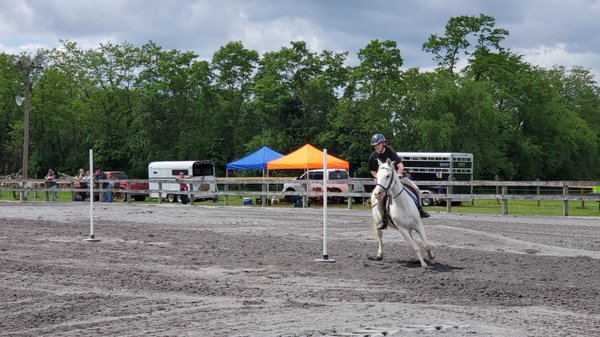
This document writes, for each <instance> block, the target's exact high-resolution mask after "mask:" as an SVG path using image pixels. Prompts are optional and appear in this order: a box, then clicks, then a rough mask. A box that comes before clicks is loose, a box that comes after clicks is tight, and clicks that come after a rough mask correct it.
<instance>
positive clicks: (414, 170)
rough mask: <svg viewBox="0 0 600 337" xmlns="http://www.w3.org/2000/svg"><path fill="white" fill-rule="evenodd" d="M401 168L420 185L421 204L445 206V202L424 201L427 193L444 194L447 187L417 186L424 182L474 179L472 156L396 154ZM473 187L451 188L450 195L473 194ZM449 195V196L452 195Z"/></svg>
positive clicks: (464, 199) (467, 199)
mask: <svg viewBox="0 0 600 337" xmlns="http://www.w3.org/2000/svg"><path fill="white" fill-rule="evenodd" d="M397 153H398V156H399V157H400V159H402V163H403V164H404V169H405V170H406V171H408V172H410V175H411V179H412V180H414V182H415V183H416V184H417V185H418V186H419V189H420V190H421V197H422V198H423V205H425V206H431V205H434V204H442V203H445V202H446V200H445V199H437V198H427V195H429V194H444V193H446V190H447V188H446V187H445V186H443V185H438V186H436V185H427V186H423V185H421V184H419V180H426V181H435V180H438V181H453V180H454V181H471V180H473V154H472V153H460V152H397ZM472 188H473V187H472V186H452V189H451V192H452V193H456V194H472V193H473V190H472ZM452 193H451V194H452ZM470 201H472V198H471V197H465V198H454V199H452V202H453V203H460V202H470Z"/></svg>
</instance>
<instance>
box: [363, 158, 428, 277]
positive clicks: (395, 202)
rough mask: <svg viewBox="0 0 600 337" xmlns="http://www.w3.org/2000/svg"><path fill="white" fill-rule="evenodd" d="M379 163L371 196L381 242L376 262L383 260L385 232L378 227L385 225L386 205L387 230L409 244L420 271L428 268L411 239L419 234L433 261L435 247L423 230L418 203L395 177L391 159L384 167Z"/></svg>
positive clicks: (378, 237) (376, 234) (376, 230)
mask: <svg viewBox="0 0 600 337" xmlns="http://www.w3.org/2000/svg"><path fill="white" fill-rule="evenodd" d="M377 161H378V162H379V169H378V170H377V185H376V186H375V189H373V193H372V194H371V207H372V211H373V220H374V227H375V236H376V238H377V240H378V242H379V248H378V249H377V260H381V259H383V239H382V236H383V230H381V229H379V228H378V224H379V223H381V221H383V220H382V214H381V209H382V207H380V206H381V204H382V203H385V204H386V205H383V207H388V212H387V217H388V220H387V222H388V226H391V227H394V228H396V229H397V230H398V231H400V233H401V234H402V236H403V237H404V239H405V240H406V242H408V244H410V245H411V247H412V249H413V251H414V252H415V254H417V257H418V258H419V261H420V262H421V267H427V263H425V261H424V260H423V256H421V250H420V249H419V246H418V245H417V243H416V242H415V240H414V239H413V237H412V233H413V232H417V233H419V235H420V236H421V240H423V245H424V246H425V250H426V251H427V254H428V256H429V259H433V258H434V257H435V256H434V254H433V251H432V246H431V244H429V241H428V240H427V234H426V233H425V227H423V221H422V220H421V217H420V215H419V210H418V209H417V205H416V204H415V200H414V199H413V198H412V197H411V195H409V193H412V192H410V191H409V190H408V189H407V188H406V187H405V186H404V185H403V184H402V182H401V180H400V178H399V177H398V175H396V172H395V170H394V167H395V165H394V164H395V163H394V162H392V161H391V160H390V159H388V160H387V161H386V162H385V163H382V162H381V161H380V160H377Z"/></svg>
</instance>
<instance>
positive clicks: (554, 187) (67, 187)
mask: <svg viewBox="0 0 600 337" xmlns="http://www.w3.org/2000/svg"><path fill="white" fill-rule="evenodd" d="M95 182H97V183H99V186H98V187H97V188H96V187H95V188H94V189H95V193H103V192H111V193H113V194H114V195H117V196H119V197H117V198H116V199H117V200H123V201H127V202H130V201H131V199H132V197H133V196H135V195H138V196H140V195H143V196H148V195H149V194H150V192H157V193H159V194H160V195H161V198H158V200H157V202H158V203H160V202H162V199H163V198H164V197H166V195H167V194H176V195H181V194H190V195H196V196H202V195H203V194H206V195H214V194H216V195H217V196H219V197H223V198H224V200H225V204H228V197H230V196H241V197H244V196H249V197H250V196H251V197H256V198H257V199H259V198H260V199H262V205H263V206H264V205H266V204H268V200H270V198H271V197H272V196H277V197H285V196H299V197H302V198H303V199H304V200H306V199H308V198H318V197H320V196H322V192H321V191H318V190H317V191H306V192H282V191H281V189H282V186H283V184H285V183H288V182H296V183H297V182H298V181H297V180H293V179H291V178H218V179H217V182H216V183H217V185H218V186H219V191H217V192H216V193H215V192H210V191H207V192H197V191H196V192H193V193H192V192H186V191H170V190H169V191H167V190H163V189H162V187H161V186H162V184H163V183H173V181H172V180H152V182H154V183H158V186H159V187H158V189H149V188H148V189H135V190H133V189H131V188H129V186H131V185H132V184H134V183H138V184H139V183H141V184H148V183H149V180H142V179H129V180H119V181H117V182H119V183H120V184H121V186H123V185H124V186H126V188H113V189H102V183H103V182H109V180H100V181H95ZM111 182H115V180H111ZM56 183H57V186H56V187H55V188H51V187H48V186H47V185H46V184H45V182H44V181H43V180H39V179H38V180H36V179H30V180H26V181H23V180H21V179H0V199H13V200H15V199H16V200H21V201H27V197H26V196H27V195H34V196H35V197H36V198H37V197H38V193H43V194H44V195H45V197H46V198H45V200H50V199H51V198H50V195H51V193H53V192H71V193H73V194H75V193H81V192H85V191H87V190H88V189H78V188H74V187H73V186H74V185H73V184H74V181H73V180H72V179H57V181H56ZM188 183H189V184H191V185H193V184H195V183H206V182H205V181H201V182H200V181H198V182H195V181H188ZM302 183H304V184H306V185H305V186H308V185H310V184H319V183H322V181H320V180H307V181H303V182H302ZM336 183H342V184H344V183H346V184H348V185H349V189H348V192H332V191H328V192H327V195H328V196H329V197H332V198H335V197H341V198H344V199H347V202H348V208H352V205H353V202H356V200H357V199H363V200H365V203H366V202H367V200H368V199H369V198H370V191H371V190H372V189H373V187H374V185H375V182H374V179H369V178H365V179H350V180H337V181H336ZM417 184H418V185H420V186H445V187H446V191H447V192H445V193H440V194H430V195H427V198H439V199H442V200H446V205H447V210H448V212H451V210H452V200H453V199H455V200H465V199H470V200H473V199H492V200H498V201H499V202H502V213H503V214H505V215H506V214H508V201H509V200H537V201H538V202H539V201H541V200H561V201H563V215H564V216H568V215H569V201H581V202H582V203H584V202H585V201H596V202H598V206H599V210H600V193H592V187H593V186H600V181H497V180H473V181H418V182H417ZM358 186H360V189H361V192H354V191H355V190H356V189H355V188H354V187H358ZM454 186H469V187H470V190H471V191H473V192H471V193H453V192H452V190H453V187H454ZM191 187H193V186H191ZM190 190H193V188H190ZM7 192H8V193H7ZM11 195H12V198H11ZM23 196H25V198H23ZM193 199H194V198H190V202H193Z"/></svg>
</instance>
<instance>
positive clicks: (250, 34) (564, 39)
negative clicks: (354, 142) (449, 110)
mask: <svg viewBox="0 0 600 337" xmlns="http://www.w3.org/2000/svg"><path fill="white" fill-rule="evenodd" d="M481 13H483V14H486V15H489V16H492V17H494V18H495V19H496V27H501V28H506V29H508V30H509V32H510V36H509V37H508V38H507V39H506V40H505V41H503V43H502V45H503V46H504V47H506V48H510V49H511V50H512V51H513V52H517V53H520V54H523V55H524V56H525V60H526V61H528V62H530V63H532V64H534V65H539V66H543V67H548V66H549V65H550V66H553V65H555V64H560V65H565V66H571V65H581V66H584V67H589V68H592V69H593V70H594V73H595V75H596V77H597V78H599V76H600V64H599V63H600V61H595V60H599V59H600V36H599V35H598V34H597V32H598V31H600V20H598V18H600V1H598V0H578V1H575V0H528V1H521V0H504V1H490V0H428V1H421V0H406V1H396V0H376V1H363V0H302V1H297V0H278V1H271V0H228V1H216V0H169V1H163V0H103V1H97V0H13V1H1V2H0V51H3V52H7V53H14V52H15V51H19V52H21V51H28V50H29V51H31V52H33V51H34V50H32V49H37V48H40V47H43V48H48V49H51V48H55V47H58V46H59V45H60V42H59V41H60V40H69V41H73V42H77V43H78V45H79V46H80V47H82V48H86V49H93V48H97V47H98V46H99V45H100V44H101V43H106V42H112V43H114V44H119V43H122V42H129V43H132V44H133V45H142V44H145V43H146V42H148V41H150V40H151V41H154V42H155V43H156V44H157V45H159V46H161V47H162V48H164V49H167V50H168V49H178V50H182V51H192V52H194V53H196V54H197V55H199V57H200V58H201V59H210V58H212V55H213V54H214V52H216V51H217V50H218V49H219V48H220V47H222V46H224V45H225V44H226V43H227V42H229V41H242V43H243V44H244V46H245V47H246V48H249V49H254V50H256V51H258V52H260V53H264V52H267V51H273V50H279V49H280V48H282V47H287V46H289V43H290V42H291V41H296V40H304V41H305V42H306V43H307V46H308V48H309V49H310V50H312V51H314V52H320V51H322V50H325V49H326V50H330V51H334V52H348V60H349V62H356V61H357V60H356V54H357V53H358V51H359V50H360V49H361V48H364V47H365V46H366V45H367V44H368V43H369V42H370V41H372V40H374V39H379V40H393V41H396V42H397V43H398V46H399V48H400V50H401V55H402V57H403V59H404V61H405V62H404V64H405V67H418V68H421V69H431V68H432V67H433V66H435V65H434V63H433V61H432V55H431V54H428V53H426V52H424V51H422V50H421V46H422V44H423V43H424V42H425V41H426V40H427V39H428V38H429V36H430V35H431V34H439V35H443V34H444V33H445V25H446V23H447V21H448V19H450V18H451V17H455V16H460V15H470V16H479V14H481Z"/></svg>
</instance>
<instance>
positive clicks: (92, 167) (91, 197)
mask: <svg viewBox="0 0 600 337" xmlns="http://www.w3.org/2000/svg"><path fill="white" fill-rule="evenodd" d="M88 183H89V185H90V237H89V238H87V239H86V240H85V241H87V242H98V241H100V240H99V239H96V235H95V234H94V150H93V149H90V177H89V181H88Z"/></svg>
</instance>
